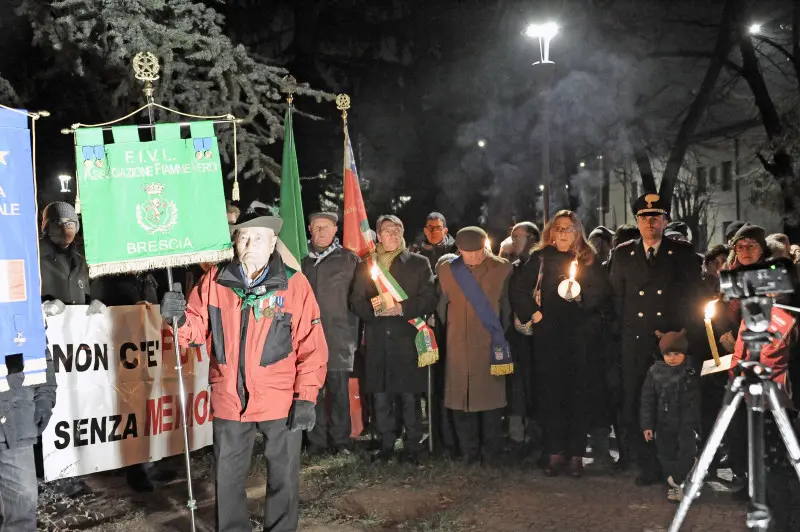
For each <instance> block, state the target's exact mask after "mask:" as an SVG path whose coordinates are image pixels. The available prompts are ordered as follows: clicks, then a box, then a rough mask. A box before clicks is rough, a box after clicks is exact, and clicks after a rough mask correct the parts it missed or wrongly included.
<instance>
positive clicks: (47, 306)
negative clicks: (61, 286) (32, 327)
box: [42, 299, 67, 318]
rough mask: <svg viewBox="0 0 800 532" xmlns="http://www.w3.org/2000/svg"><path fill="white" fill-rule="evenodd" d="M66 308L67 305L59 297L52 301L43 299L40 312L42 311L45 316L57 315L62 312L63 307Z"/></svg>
mask: <svg viewBox="0 0 800 532" xmlns="http://www.w3.org/2000/svg"><path fill="white" fill-rule="evenodd" d="M66 308H67V306H66V305H65V304H64V302H63V301H61V300H60V299H54V300H52V301H45V302H44V303H42V312H44V315H45V317H47V318H51V317H53V316H58V315H59V314H61V313H62V312H64V309H66Z"/></svg>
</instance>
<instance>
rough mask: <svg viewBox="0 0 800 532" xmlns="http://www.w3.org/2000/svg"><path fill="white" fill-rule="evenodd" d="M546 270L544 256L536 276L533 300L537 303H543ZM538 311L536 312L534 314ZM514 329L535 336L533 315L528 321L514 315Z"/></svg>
mask: <svg viewBox="0 0 800 532" xmlns="http://www.w3.org/2000/svg"><path fill="white" fill-rule="evenodd" d="M543 270H544V257H542V259H541V260H540V261H539V276H538V277H537V278H536V286H535V287H534V288H533V300H534V301H536V304H537V305H541V304H542V289H541V285H542V271H543ZM535 314H536V313H535V312H534V315H535ZM514 329H516V330H517V332H518V333H520V334H523V335H525V336H533V316H531V319H530V320H528V321H527V323H522V322H520V321H519V318H517V316H516V315H515V316H514Z"/></svg>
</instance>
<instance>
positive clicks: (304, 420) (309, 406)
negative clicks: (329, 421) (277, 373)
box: [289, 399, 317, 431]
mask: <svg viewBox="0 0 800 532" xmlns="http://www.w3.org/2000/svg"><path fill="white" fill-rule="evenodd" d="M316 422H317V412H316V410H314V403H313V402H311V401H302V400H299V399H295V400H294V402H293V403H292V408H291V409H290V410H289V430H292V431H295V430H311V429H313V428H314V425H315V424H316Z"/></svg>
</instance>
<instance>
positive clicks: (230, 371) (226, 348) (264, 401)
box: [178, 252, 328, 421]
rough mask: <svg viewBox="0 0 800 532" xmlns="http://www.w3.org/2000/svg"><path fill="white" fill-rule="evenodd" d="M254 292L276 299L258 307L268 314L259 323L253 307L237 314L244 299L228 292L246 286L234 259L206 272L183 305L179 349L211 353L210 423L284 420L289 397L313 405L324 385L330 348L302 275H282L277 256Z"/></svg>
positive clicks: (307, 285) (262, 303) (280, 262)
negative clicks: (200, 347)
mask: <svg viewBox="0 0 800 532" xmlns="http://www.w3.org/2000/svg"><path fill="white" fill-rule="evenodd" d="M287 277H288V278H287ZM258 287H263V289H265V290H266V292H267V293H270V294H272V295H273V296H274V297H271V298H266V299H264V300H262V301H261V307H262V309H263V310H264V311H265V312H266V313H265V315H263V316H262V317H261V318H260V319H259V320H256V319H255V315H254V312H253V308H252V307H248V308H247V310H246V311H244V312H243V311H242V300H241V298H240V297H239V296H238V295H236V293H235V292H234V291H233V290H232V288H240V289H244V288H245V285H244V281H243V280H242V274H241V272H240V266H239V263H238V262H237V261H234V262H231V263H228V264H224V265H220V266H219V267H218V266H213V267H212V268H211V269H209V270H208V271H207V272H206V273H205V274H204V275H203V276H202V277H201V278H200V282H199V284H198V285H197V286H196V287H195V288H194V289H193V290H192V292H191V294H190V295H189V299H188V301H187V307H186V322H185V323H184V324H183V325H182V326H181V327H180V328H179V329H178V339H179V342H180V344H181V346H186V345H188V344H191V343H205V344H206V347H207V348H208V352H209V354H210V355H211V365H210V368H209V374H208V380H209V383H210V384H211V407H212V409H213V412H214V416H215V417H219V418H222V419H229V420H234V421H271V420H276V419H283V418H286V417H287V416H288V414H289V408H290V407H291V405H292V399H293V398H297V399H300V400H305V401H312V402H316V400H317V394H318V392H319V389H320V387H321V386H322V384H323V383H324V382H325V374H326V371H327V363H328V346H327V344H326V343H325V336H324V334H323V332H322V324H321V321H320V312H319V306H318V305H317V300H316V299H315V298H314V293H313V292H312V290H311V285H310V284H309V283H308V280H307V279H306V277H305V276H304V275H303V274H302V273H300V272H292V270H289V269H287V268H286V267H285V266H284V264H283V261H282V260H281V258H280V255H279V254H278V253H277V252H275V253H273V255H272V257H271V259H270V263H269V272H268V274H267V276H266V278H265V279H264V280H263V281H261V282H260V283H258V284H257V285H256V286H255V287H251V290H253V289H257V288H258ZM273 291H274V292H273ZM242 338H244V339H245V340H244V345H242V343H241V339H242ZM242 375H243V376H244V379H242V378H241V376H242ZM242 380H243V381H244V383H242V382H241V381H242ZM241 384H244V385H243V386H242V385H241ZM243 404H245V405H246V406H245V407H244V408H243V407H242V405H243Z"/></svg>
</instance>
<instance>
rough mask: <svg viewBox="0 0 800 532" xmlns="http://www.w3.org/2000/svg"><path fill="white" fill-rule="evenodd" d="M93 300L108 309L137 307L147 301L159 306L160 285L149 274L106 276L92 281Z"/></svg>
mask: <svg viewBox="0 0 800 532" xmlns="http://www.w3.org/2000/svg"><path fill="white" fill-rule="evenodd" d="M90 293H91V296H92V299H97V300H98V301H100V302H101V303H103V304H104V305H105V306H107V307H118V306H121V305H135V304H137V303H139V302H141V301H147V302H148V303H153V304H154V305H158V283H157V282H156V280H155V278H154V277H153V276H152V275H151V274H149V273H146V272H145V273H139V274H135V273H123V274H120V275H106V276H103V277H100V278H98V279H95V280H94V281H92V288H91V292H90Z"/></svg>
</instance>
